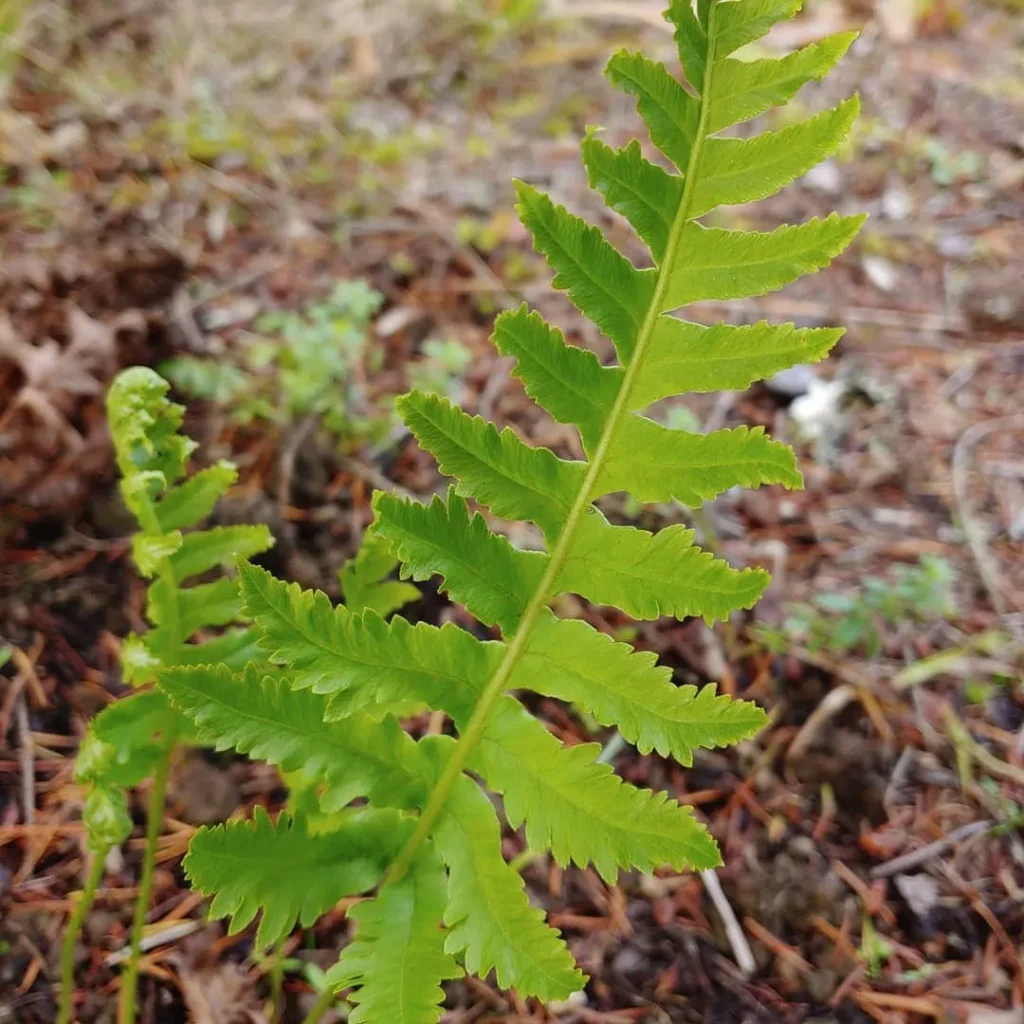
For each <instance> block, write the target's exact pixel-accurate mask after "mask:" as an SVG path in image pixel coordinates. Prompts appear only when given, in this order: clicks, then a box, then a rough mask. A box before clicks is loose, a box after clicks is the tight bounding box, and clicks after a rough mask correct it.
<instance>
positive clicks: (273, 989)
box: [270, 936, 288, 1024]
mask: <svg viewBox="0 0 1024 1024" xmlns="http://www.w3.org/2000/svg"><path fill="white" fill-rule="evenodd" d="M287 941H288V937H287V936H285V937H284V938H282V939H280V940H279V941H278V943H277V945H275V946H274V959H273V960H272V961H271V963H270V1024H280V1021H281V1017H282V1016H283V1014H284V1006H283V1005H282V997H283V996H284V947H285V943H286V942H287Z"/></svg>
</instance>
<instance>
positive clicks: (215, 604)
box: [149, 576, 242, 636]
mask: <svg viewBox="0 0 1024 1024" xmlns="http://www.w3.org/2000/svg"><path fill="white" fill-rule="evenodd" d="M159 582H160V581H157V583H154V584H153V586H152V587H150V594H151V595H152V594H153V591H155V590H157V589H158V583H159ZM177 602H178V624H179V628H180V629H181V631H182V633H184V635H185V636H191V635H192V634H193V633H195V632H196V630H199V629H207V628H210V627H212V626H226V625H227V624H228V623H229V622H235V621H236V620H237V619H238V617H239V615H240V614H241V612H242V599H241V596H240V595H239V593H238V584H237V582H236V581H235V580H233V579H231V578H229V577H227V576H225V577H223V578H222V579H219V580H215V581H214V582H213V583H200V584H199V585H198V586H195V587H188V588H187V589H186V590H179V591H178V594H177ZM151 607H153V614H151V615H150V616H149V617H150V619H151V621H152V622H154V623H156V625H158V626H160V625H164V624H165V622H166V621H167V620H166V619H163V618H161V617H159V615H158V613H157V610H156V607H155V606H151Z"/></svg>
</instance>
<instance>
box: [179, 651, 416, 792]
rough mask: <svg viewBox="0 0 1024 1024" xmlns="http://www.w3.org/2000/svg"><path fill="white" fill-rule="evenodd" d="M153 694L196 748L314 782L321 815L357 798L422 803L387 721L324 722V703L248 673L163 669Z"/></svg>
mask: <svg viewBox="0 0 1024 1024" xmlns="http://www.w3.org/2000/svg"><path fill="white" fill-rule="evenodd" d="M160 689H161V690H162V691H163V693H165V694H166V695H167V697H168V698H170V700H171V702H172V703H173V704H174V705H175V707H176V708H178V709H179V711H180V712H181V713H182V714H184V715H186V716H187V717H188V718H189V719H191V721H192V722H193V723H194V727H195V732H196V738H197V740H198V742H200V743H202V744H203V745H205V746H210V747H213V748H214V749H215V750H230V749H234V750H237V751H238V752H239V753H241V754H248V755H249V756H251V757H256V758H260V759H262V760H264V761H268V762H270V764H276V765H278V766H279V767H280V768H281V769H282V770H283V771H296V770H297V769H299V768H303V769H305V770H306V771H307V772H310V773H313V774H315V775H316V776H317V777H319V778H320V779H321V780H322V781H323V783H324V785H325V790H324V795H323V804H324V809H325V810H328V811H334V810H337V809H338V808H340V807H344V806H345V805H346V804H349V803H351V802H352V801H353V800H354V799H356V798H357V797H367V798H368V799H369V800H370V802H371V803H373V804H375V805H377V806H381V807H402V808H413V807H416V806H418V805H419V804H420V803H422V801H423V799H424V795H425V791H426V782H425V776H424V773H423V769H422V766H421V765H420V763H419V760H418V754H417V749H416V744H415V743H414V742H413V741H412V739H410V737H409V735H408V734H407V733H406V732H405V731H404V730H403V729H402V728H401V726H400V725H399V724H398V722H396V721H395V720H394V719H393V718H391V717H390V716H389V717H386V718H385V719H384V720H383V721H381V722H378V721H375V720H374V719H372V718H369V717H367V716H366V715H363V714H359V713H358V712H357V713H354V714H352V715H350V716H349V717H348V718H346V719H345V720H344V721H343V722H325V721H324V718H325V714H326V711H327V700H326V698H324V697H322V696H320V695H318V694H316V693H312V692H310V691H305V690H292V688H291V687H290V686H289V685H288V683H287V681H286V680H285V679H284V678H281V677H274V676H268V675H261V674H260V672H259V671H258V669H256V668H254V667H252V666H250V667H249V668H248V669H247V670H246V672H245V673H244V675H240V676H239V675H235V674H233V673H232V672H231V671H230V669H227V668H225V667H224V666H223V665H205V666H198V667H194V668H172V669H166V670H165V671H164V672H162V673H161V674H160Z"/></svg>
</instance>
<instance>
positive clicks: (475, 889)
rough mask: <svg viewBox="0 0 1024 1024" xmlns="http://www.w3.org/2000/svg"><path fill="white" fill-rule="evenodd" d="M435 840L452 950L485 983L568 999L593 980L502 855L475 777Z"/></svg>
mask: <svg viewBox="0 0 1024 1024" xmlns="http://www.w3.org/2000/svg"><path fill="white" fill-rule="evenodd" d="M434 841H435V842H436V844H437V848H438V852H439V853H440V854H441V857H442V859H443V860H444V862H445V864H447V865H448V872H449V881H448V907H447V910H446V911H445V915H444V922H445V924H446V925H447V926H448V929H449V931H448V938H447V941H446V943H445V948H446V949H447V951H448V952H449V953H453V954H458V955H460V956H461V957H462V959H463V961H464V963H465V966H466V970H467V971H469V972H471V973H472V974H476V975H478V976H480V977H481V978H484V977H486V976H487V975H488V973H489V972H490V971H492V970H493V971H494V972H495V973H496V975H497V978H498V984H499V985H501V987H502V988H515V989H517V990H518V991H519V993H520V994H521V995H524V996H536V997H537V998H538V999H543V1000H551V999H565V998H567V997H568V996H570V995H571V994H572V993H573V992H576V991H578V990H579V989H581V988H582V987H583V982H584V981H585V980H586V979H585V978H584V977H583V975H582V974H581V973H580V972H579V971H578V970H577V969H576V965H575V964H574V963H573V959H572V956H571V954H570V953H569V950H568V949H567V948H566V946H565V943H564V942H563V941H562V939H561V937H560V936H559V934H558V932H556V931H555V930H554V929H552V928H550V927H548V925H547V924H545V922H544V914H543V913H542V912H541V911H540V910H537V909H536V908H535V907H532V906H530V901H529V899H528V898H527V895H526V891H525V890H524V888H523V881H522V879H521V878H520V877H519V875H518V874H516V872H515V871H514V870H513V869H512V868H510V867H509V866H508V864H506V863H505V861H504V859H503V858H502V855H501V827H500V826H499V824H498V818H497V816H496V815H495V813H494V808H493V807H492V806H491V802H490V800H488V799H487V797H486V796H485V795H484V793H483V792H482V791H481V790H480V788H479V787H478V786H477V785H476V784H475V783H473V782H471V781H470V780H469V779H468V778H465V777H463V778H461V779H459V780H458V782H457V783H456V785H455V788H454V789H453V790H452V793H451V797H450V798H449V800H448V802H447V803H446V805H445V809H444V814H443V815H442V816H441V818H440V819H439V820H438V824H437V831H436V833H435V837H434Z"/></svg>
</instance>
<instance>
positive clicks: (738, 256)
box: [662, 214, 864, 312]
mask: <svg viewBox="0 0 1024 1024" xmlns="http://www.w3.org/2000/svg"><path fill="white" fill-rule="evenodd" d="M863 223H864V218H863V217H839V216H837V215H836V214H832V215H831V216H829V217H826V218H825V219H824V220H809V221H807V222H806V223H804V224H797V225H786V226H784V227H781V228H776V229H775V230H774V231H760V232H759V231H727V230H725V229H723V228H705V227H701V225H699V224H697V223H694V222H691V223H689V224H687V225H686V226H685V227H684V228H683V230H682V231H681V232H680V234H679V243H678V246H677V248H676V261H677V264H678V265H679V266H680V267H685V272H683V271H681V272H680V273H678V274H675V275H673V277H672V279H671V280H670V281H669V284H668V288H667V289H666V293H665V300H664V302H663V305H662V312H666V311H668V310H671V309H677V308H678V307H680V306H686V305H689V304H690V303H691V302H697V301H699V300H703V299H748V298H752V297H753V296H755V295H764V294H765V293H766V292H770V291H774V290H775V289H777V288H781V287H782V286H783V285H786V284H789V283H790V282H791V281H795V280H796V279H797V278H798V277H802V276H803V275H804V274H810V273H813V272H814V271H815V270H821V268H822V267H825V266H827V265H828V264H829V263H830V262H831V260H832V259H833V258H834V257H835V256H838V255H839V253H841V252H842V251H843V250H844V249H845V248H846V247H847V246H848V245H849V244H850V242H851V241H852V240H853V236H854V235H856V234H857V232H858V231H859V230H860V226H861V224H863Z"/></svg>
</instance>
